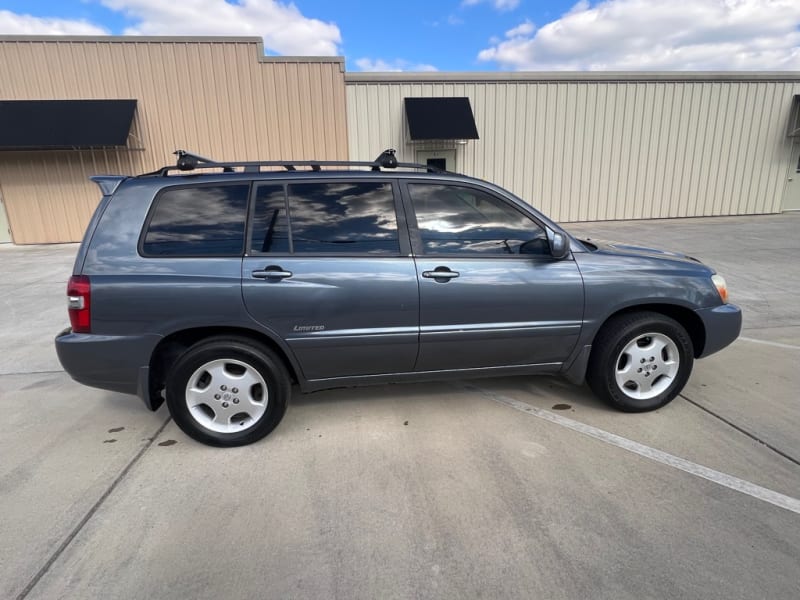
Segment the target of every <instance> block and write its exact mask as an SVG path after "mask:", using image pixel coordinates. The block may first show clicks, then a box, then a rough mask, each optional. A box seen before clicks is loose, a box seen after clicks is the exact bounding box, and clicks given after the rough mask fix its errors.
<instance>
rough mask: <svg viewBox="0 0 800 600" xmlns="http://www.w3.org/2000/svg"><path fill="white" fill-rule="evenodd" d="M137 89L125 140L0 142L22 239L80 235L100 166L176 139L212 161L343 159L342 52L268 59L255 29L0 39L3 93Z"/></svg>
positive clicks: (3, 179) (131, 94)
mask: <svg viewBox="0 0 800 600" xmlns="http://www.w3.org/2000/svg"><path fill="white" fill-rule="evenodd" d="M92 98H135V99H136V100H137V101H138V105H137V110H136V115H135V117H134V124H133V127H132V129H131V136H130V138H129V148H127V149H117V150H114V149H111V150H93V151H58V152H55V151H25V152H0V187H1V188H2V191H3V195H4V199H5V202H6V207H7V211H8V218H9V221H10V223H11V228H12V231H13V235H14V241H15V242H16V243H19V244H26V243H40V242H66V241H77V240H80V239H81V237H82V235H83V232H84V229H85V227H86V224H87V223H88V220H89V218H90V217H91V214H92V211H93V210H94V207H95V206H96V204H97V200H98V192H97V189H96V187H95V186H94V184H92V183H91V182H89V181H88V180H87V177H88V176H89V175H93V174H100V173H115V174H116V173H120V174H137V173H142V172H147V171H151V170H154V169H156V168H158V167H160V166H163V165H164V164H170V163H172V162H173V161H174V157H173V156H171V154H170V153H171V152H172V151H173V150H175V149H176V148H183V149H187V150H192V151H195V152H197V153H199V154H201V155H205V156H212V157H213V158H216V159H219V160H257V159H261V160H270V159H283V158H294V159H301V158H305V159H321V160H326V159H328V160H333V159H346V158H347V157H348V149H347V126H346V112H345V90H344V73H343V64H342V62H341V59H338V60H337V59H333V60H331V59H327V58H320V59H305V58H297V59H292V58H285V57H281V58H267V57H264V56H263V47H262V46H261V44H260V42H259V41H258V40H257V39H253V38H245V39H239V40H235V39H234V40H231V39H229V40H225V41H220V40H212V39H208V40H198V39H191V40H185V39H184V40H181V39H180V38H179V39H177V40H175V39H166V40H158V39H154V38H141V39H137V38H125V39H119V38H93V39H83V38H72V39H70V38H49V39H44V40H43V39H25V38H5V39H2V38H0V99H3V100H37V99H92Z"/></svg>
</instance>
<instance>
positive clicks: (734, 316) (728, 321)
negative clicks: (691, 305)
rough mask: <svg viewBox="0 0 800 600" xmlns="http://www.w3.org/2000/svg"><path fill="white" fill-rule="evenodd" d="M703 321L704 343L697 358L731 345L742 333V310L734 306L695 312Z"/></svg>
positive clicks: (722, 306) (727, 305)
mask: <svg viewBox="0 0 800 600" xmlns="http://www.w3.org/2000/svg"><path fill="white" fill-rule="evenodd" d="M695 312H696V313H697V316H698V317H700V319H701V320H702V321H703V326H704V329H705V332H706V343H705V344H704V346H703V351H702V352H701V353H700V355H699V356H698V357H697V358H703V357H706V356H709V355H710V354H714V353H715V352H718V351H720V350H722V349H723V348H724V347H725V346H727V345H729V344H731V343H732V342H733V341H734V340H735V339H736V338H737V337H739V333H740V332H741V331H742V310H741V309H740V308H739V307H738V306H736V305H735V304H723V305H721V306H715V307H714V308H701V309H699V310H696V311H695Z"/></svg>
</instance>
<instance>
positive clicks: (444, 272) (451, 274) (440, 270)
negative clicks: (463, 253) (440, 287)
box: [422, 267, 461, 283]
mask: <svg viewBox="0 0 800 600" xmlns="http://www.w3.org/2000/svg"><path fill="white" fill-rule="evenodd" d="M459 275H461V273H459V272H458V271H451V270H450V269H448V268H447V267H436V268H435V269H434V270H433V271H423V272H422V276H423V277H426V278H428V279H435V280H436V281H438V282H439V283H443V282H445V281H449V280H450V279H455V278H456V277H458V276H459Z"/></svg>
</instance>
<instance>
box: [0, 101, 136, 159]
mask: <svg viewBox="0 0 800 600" xmlns="http://www.w3.org/2000/svg"><path fill="white" fill-rule="evenodd" d="M135 109H136V100H0V150H12V149H22V150H32V149H59V148H90V147H94V146H124V145H125V144H126V142H127V140H128V132H129V131H130V129H131V121H132V120H133V111H134V110H135Z"/></svg>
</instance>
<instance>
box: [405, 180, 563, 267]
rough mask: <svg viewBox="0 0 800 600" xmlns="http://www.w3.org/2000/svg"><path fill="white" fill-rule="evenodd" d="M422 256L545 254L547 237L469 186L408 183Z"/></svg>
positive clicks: (504, 205)
mask: <svg viewBox="0 0 800 600" xmlns="http://www.w3.org/2000/svg"><path fill="white" fill-rule="evenodd" d="M408 189H409V193H410V195H411V201H412V204H413V205H414V212H415V214H416V216H417V227H418V229H419V233H420V237H421V238H422V244H423V247H424V251H425V253H426V254H475V255H514V254H534V255H535V254H539V255H544V254H549V253H550V250H549V246H548V243H547V235H546V233H545V231H544V229H543V228H542V227H541V226H540V225H539V224H538V223H536V222H535V221H534V220H533V219H531V218H530V217H528V216H527V215H525V214H523V213H522V212H520V211H519V210H517V209H516V208H515V207H513V206H511V205H510V204H509V203H508V202H506V201H505V200H503V199H501V198H498V197H496V196H492V195H491V194H488V193H486V192H483V191H481V190H476V189H473V188H470V187H464V186H457V185H443V184H427V183H411V184H409V185H408Z"/></svg>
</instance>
